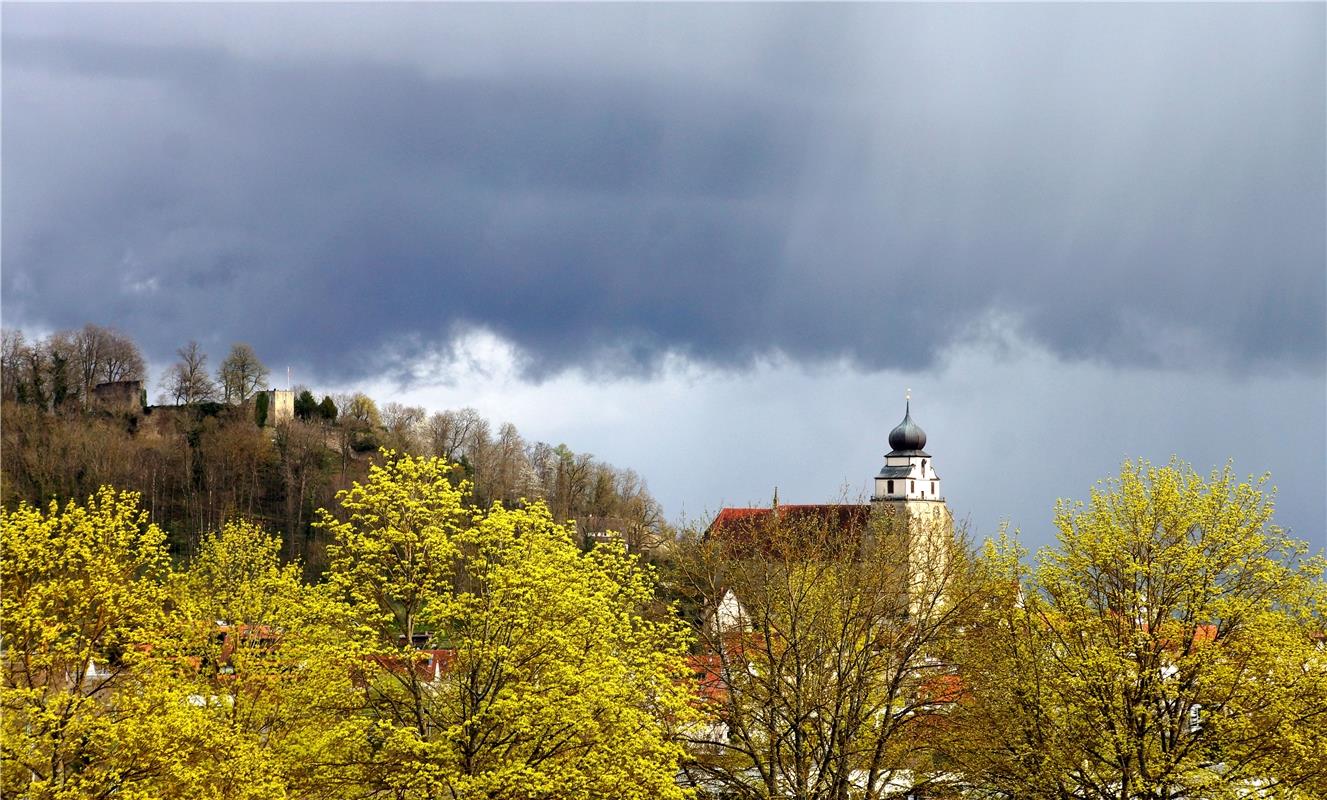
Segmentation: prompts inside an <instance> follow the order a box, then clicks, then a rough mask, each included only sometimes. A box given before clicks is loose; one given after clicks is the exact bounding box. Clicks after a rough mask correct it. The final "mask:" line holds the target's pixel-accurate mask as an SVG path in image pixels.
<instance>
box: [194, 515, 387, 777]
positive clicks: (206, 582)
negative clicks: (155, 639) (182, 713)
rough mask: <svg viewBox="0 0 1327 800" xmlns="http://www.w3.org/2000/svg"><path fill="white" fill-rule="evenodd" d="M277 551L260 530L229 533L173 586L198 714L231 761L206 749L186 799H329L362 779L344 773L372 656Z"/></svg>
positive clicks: (362, 731) (209, 542)
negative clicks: (361, 676) (360, 680)
mask: <svg viewBox="0 0 1327 800" xmlns="http://www.w3.org/2000/svg"><path fill="white" fill-rule="evenodd" d="M280 549H281V542H280V540H279V539H277V538H276V537H275V536H273V535H271V534H269V533H267V532H266V531H264V530H263V529H261V528H260V527H258V526H257V525H254V524H252V523H245V522H235V523H229V524H227V525H226V526H225V527H224V528H222V530H221V531H219V532H217V533H215V534H211V535H209V536H207V537H205V538H204V539H203V542H202V545H201V548H200V550H199V553H198V555H197V556H196V557H195V558H194V560H193V562H192V563H191V564H190V565H189V569H188V570H187V572H185V573H183V574H181V575H180V576H179V578H178V580H177V581H176V583H175V586H174V593H173V594H174V600H175V604H176V611H175V615H174V618H175V628H174V631H175V635H176V636H178V637H179V642H178V650H179V652H180V653H181V655H182V656H183V657H184V658H185V659H187V662H188V663H189V665H190V666H191V667H193V668H194V669H196V671H197V677H198V680H199V681H200V683H201V684H202V686H201V688H200V689H199V690H198V691H199V694H198V695H197V696H196V697H195V699H194V703H193V704H194V705H195V706H196V707H197V711H196V713H197V714H198V715H200V716H203V717H205V718H206V720H205V722H206V726H207V729H208V731H209V733H210V738H211V741H213V742H216V743H222V744H223V745H224V746H223V747H222V748H221V750H220V752H224V753H225V754H226V755H225V757H224V758H221V759H218V758H215V757H212V758H207V757H206V755H207V754H209V753H211V751H210V750H209V749H207V748H201V749H200V750H201V752H203V753H204V754H205V757H204V758H203V759H201V760H200V761H199V762H197V763H195V764H192V765H187V764H182V765H181V767H182V768H184V767H189V766H192V767H193V769H182V770H181V771H180V772H179V773H177V775H176V776H175V777H176V778H177V781H176V783H175V784H174V785H173V786H172V787H171V788H172V789H173V790H178V792H179V794H180V796H198V794H199V793H203V792H207V791H212V792H215V793H216V794H218V796H222V797H264V796H273V797H287V798H333V797H342V796H345V791H346V787H347V785H348V784H349V783H351V782H352V781H353V780H354V778H355V774H354V773H353V772H352V771H349V768H347V767H346V764H347V763H350V762H354V761H355V760H357V759H359V758H361V757H362V753H361V750H362V748H363V747H364V746H365V742H366V740H367V729H368V726H369V722H368V720H367V719H366V718H365V717H364V716H363V715H361V714H359V713H357V712H358V710H359V704H358V703H357V693H358V688H357V686H356V684H355V683H354V682H353V676H354V675H356V674H357V672H358V671H359V669H360V668H361V666H362V663H363V660H364V658H365V655H366V652H367V651H366V649H365V648H364V647H362V646H360V644H359V640H358V633H359V628H358V626H357V625H356V624H355V622H354V620H353V619H352V618H351V616H350V614H349V609H348V607H347V606H346V605H345V604H344V603H342V602H340V601H338V600H336V599H335V598H334V597H333V591H332V590H331V588H330V587H328V586H326V585H316V586H309V585H306V584H305V583H304V582H303V581H302V580H301V578H300V568H299V565H298V564H294V563H288V564H286V565H284V566H282V565H281V564H280V562H279V559H278V553H279V552H280ZM237 765H243V767H244V769H237V768H236V766H237ZM189 789H191V790H192V791H186V790H189Z"/></svg>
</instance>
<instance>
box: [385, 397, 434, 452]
mask: <svg viewBox="0 0 1327 800" xmlns="http://www.w3.org/2000/svg"><path fill="white" fill-rule="evenodd" d="M425 413H426V412H425V411H424V409H422V408H420V407H419V406H407V405H402V404H400V403H396V402H392V403H387V404H386V405H384V406H383V407H382V424H383V427H384V428H386V429H387V446H388V447H389V448H391V449H393V450H397V451H400V452H404V453H412V454H417V455H418V454H422V453H423V442H422V437H421V435H420V434H421V431H422V429H423V427H424V415H425Z"/></svg>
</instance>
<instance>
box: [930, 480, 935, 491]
mask: <svg viewBox="0 0 1327 800" xmlns="http://www.w3.org/2000/svg"><path fill="white" fill-rule="evenodd" d="M931 494H935V481H931Z"/></svg>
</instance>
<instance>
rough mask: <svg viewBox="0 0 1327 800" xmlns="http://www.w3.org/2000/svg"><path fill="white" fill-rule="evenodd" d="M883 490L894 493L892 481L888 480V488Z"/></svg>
mask: <svg viewBox="0 0 1327 800" xmlns="http://www.w3.org/2000/svg"><path fill="white" fill-rule="evenodd" d="M885 492H886V494H893V493H894V482H893V481H890V482H889V488H888V489H886V490H885Z"/></svg>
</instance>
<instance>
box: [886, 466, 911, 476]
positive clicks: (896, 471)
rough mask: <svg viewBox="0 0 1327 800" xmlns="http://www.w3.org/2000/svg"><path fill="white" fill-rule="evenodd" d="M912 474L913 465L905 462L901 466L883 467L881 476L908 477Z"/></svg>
mask: <svg viewBox="0 0 1327 800" xmlns="http://www.w3.org/2000/svg"><path fill="white" fill-rule="evenodd" d="M911 474H912V465H911V464H904V465H902V466H899V467H882V468H881V469H880V477H881V478H906V477H908V476H909V475H911Z"/></svg>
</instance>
